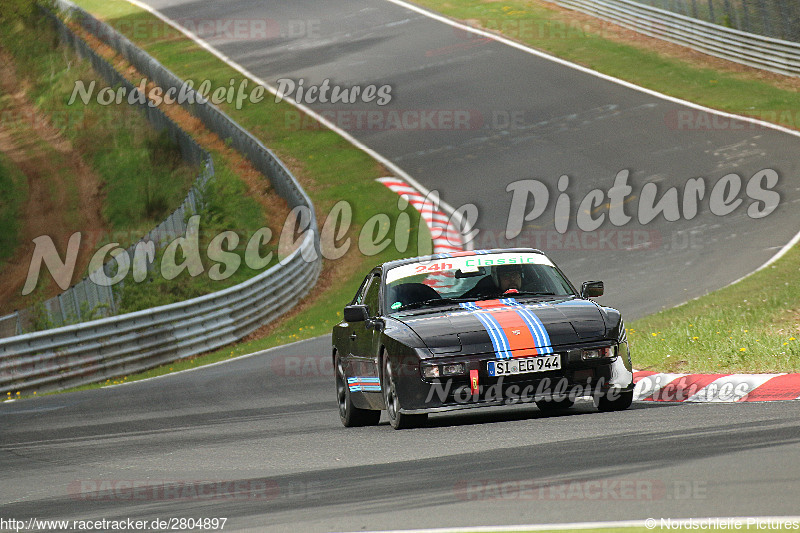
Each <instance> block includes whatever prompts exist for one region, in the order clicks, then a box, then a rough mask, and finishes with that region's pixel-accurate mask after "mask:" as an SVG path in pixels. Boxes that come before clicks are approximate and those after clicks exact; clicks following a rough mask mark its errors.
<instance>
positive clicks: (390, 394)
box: [381, 356, 428, 429]
mask: <svg viewBox="0 0 800 533" xmlns="http://www.w3.org/2000/svg"><path fill="white" fill-rule="evenodd" d="M381 389H382V390H383V400H384V402H385V403H386V413H387V414H388V415H389V424H391V426H392V427H393V428H394V429H410V428H415V427H420V426H422V425H424V424H425V423H426V422H427V421H428V415H427V414H423V415H405V414H403V413H401V412H400V407H401V406H400V398H398V396H397V387H396V385H395V380H394V374H393V372H392V363H391V361H389V357H388V356H384V357H383V373H382V375H381Z"/></svg>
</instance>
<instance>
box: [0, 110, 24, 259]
mask: <svg viewBox="0 0 800 533" xmlns="http://www.w3.org/2000/svg"><path fill="white" fill-rule="evenodd" d="M1 111H2V96H1V95H0V112H1ZM0 190H1V191H3V195H2V197H0V268H2V267H3V264H4V262H5V261H6V260H7V259H8V258H9V257H10V256H11V255H12V254H13V253H14V250H15V249H16V247H17V244H18V239H19V230H20V223H19V219H20V215H21V210H22V206H23V205H24V204H25V200H26V198H27V194H28V184H27V183H26V180H25V175H24V174H22V172H20V170H19V169H18V168H17V166H16V165H15V164H14V163H13V162H12V161H11V160H10V159H9V158H8V157H6V156H5V155H3V154H1V153H0Z"/></svg>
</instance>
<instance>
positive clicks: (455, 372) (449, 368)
mask: <svg viewBox="0 0 800 533" xmlns="http://www.w3.org/2000/svg"><path fill="white" fill-rule="evenodd" d="M461 374H464V363H453V364H449V365H442V375H443V376H459V375H461Z"/></svg>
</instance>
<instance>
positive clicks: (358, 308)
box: [344, 305, 369, 322]
mask: <svg viewBox="0 0 800 533" xmlns="http://www.w3.org/2000/svg"><path fill="white" fill-rule="evenodd" d="M368 318H369V312H368V311H367V306H366V305H348V306H346V307H345V308H344V320H345V322H364V321H365V320H367V319H368Z"/></svg>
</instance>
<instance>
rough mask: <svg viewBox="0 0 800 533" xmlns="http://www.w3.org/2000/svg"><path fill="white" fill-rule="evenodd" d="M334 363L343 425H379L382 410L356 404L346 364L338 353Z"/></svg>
mask: <svg viewBox="0 0 800 533" xmlns="http://www.w3.org/2000/svg"><path fill="white" fill-rule="evenodd" d="M334 365H335V371H336V401H337V403H338V404H339V419H340V420H341V421H342V425H343V426H344V427H346V428H352V427H360V426H377V425H378V422H379V421H380V419H381V412H380V411H375V410H372V409H361V408H359V407H356V406H354V405H353V401H352V398H351V397H350V387H348V386H347V378H346V377H345V373H344V366H343V365H342V360H341V359H339V356H338V355H337V356H336V360H335V362H334Z"/></svg>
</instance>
